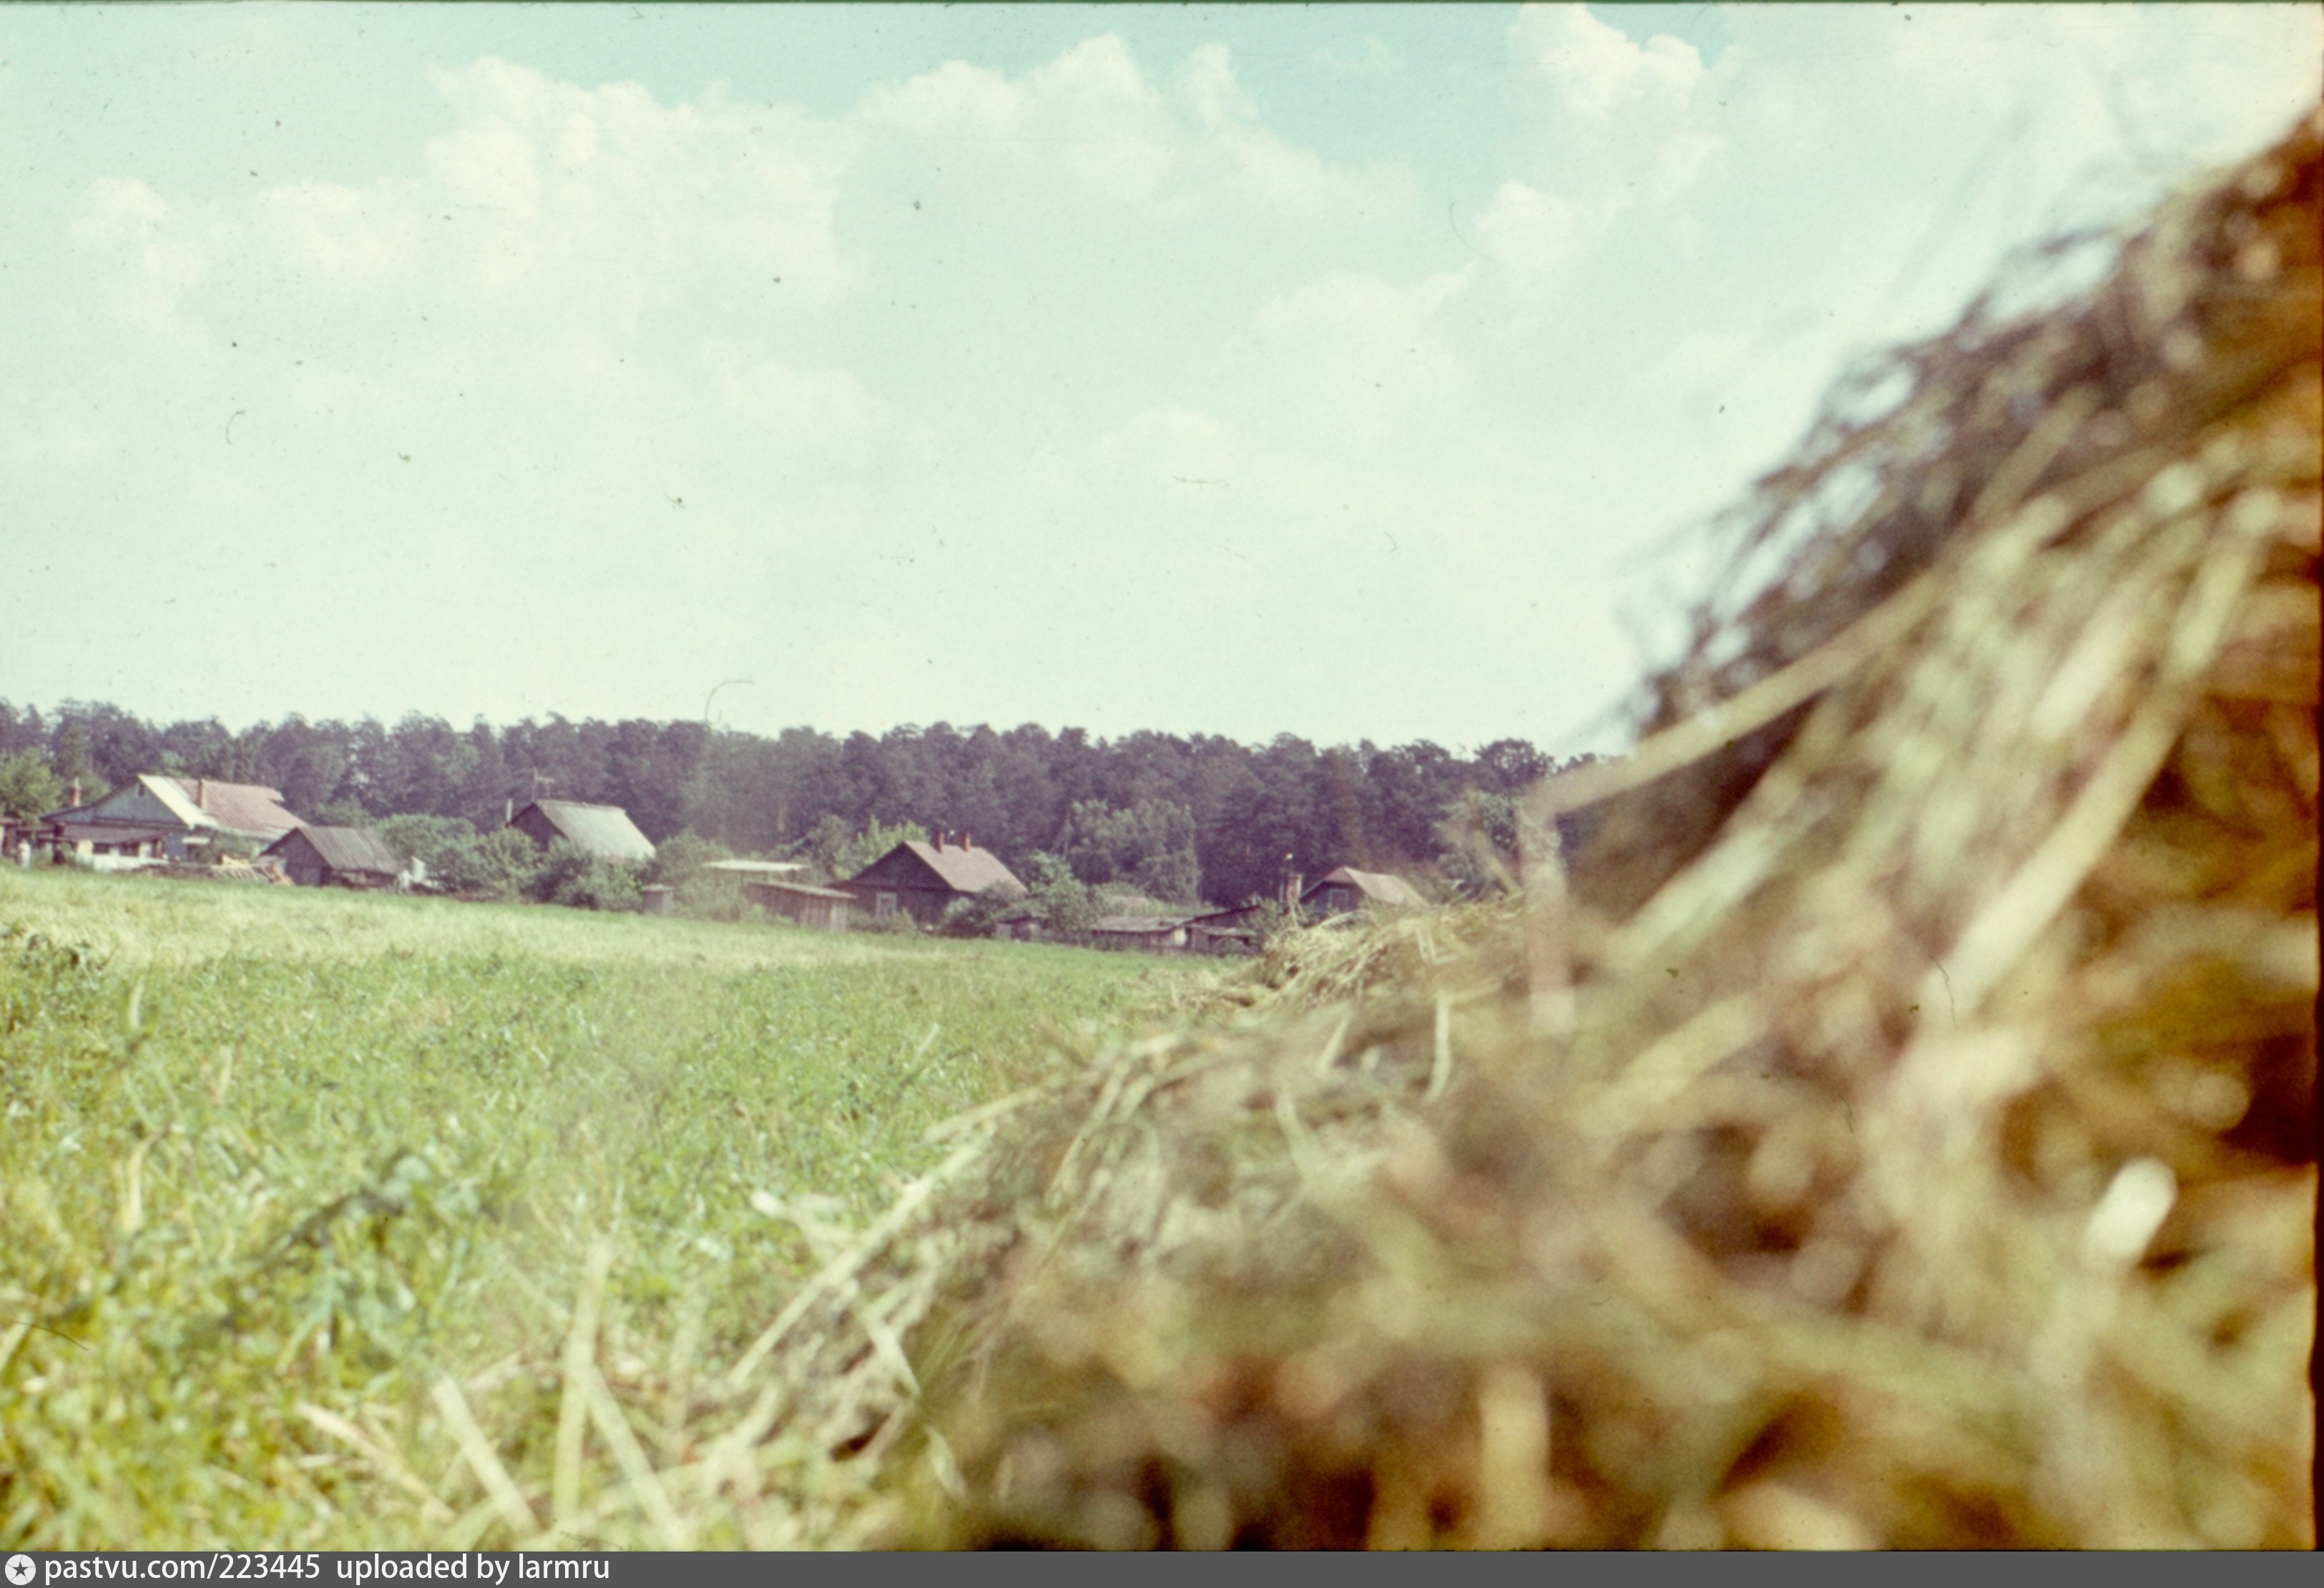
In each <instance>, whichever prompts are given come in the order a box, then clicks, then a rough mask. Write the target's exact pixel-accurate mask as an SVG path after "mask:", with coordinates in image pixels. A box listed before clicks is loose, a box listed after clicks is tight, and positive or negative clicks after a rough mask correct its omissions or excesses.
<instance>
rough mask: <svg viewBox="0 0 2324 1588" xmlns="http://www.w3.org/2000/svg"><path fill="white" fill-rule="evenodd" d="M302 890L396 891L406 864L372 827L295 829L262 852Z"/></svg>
mask: <svg viewBox="0 0 2324 1588" xmlns="http://www.w3.org/2000/svg"><path fill="white" fill-rule="evenodd" d="M259 858H260V859H262V860H272V862H274V863H275V864H276V865H278V866H280V867H281V869H282V872H283V874H284V875H285V876H287V877H289V878H290V879H291V881H292V882H295V883H297V884H298V885H299V886H300V887H301V888H392V887H394V886H395V879H396V875H397V873H398V872H401V871H402V869H403V863H402V862H401V861H400V860H398V859H396V857H395V851H394V850H392V849H390V848H389V847H388V846H387V843H386V840H384V839H383V838H382V837H381V836H379V835H378V834H377V833H374V832H373V831H372V830H371V829H370V828H368V827H293V828H291V831H289V832H287V833H285V834H283V835H282V836H281V837H280V838H277V839H276V840H274V842H273V843H272V844H270V845H267V846H266V847H265V848H264V849H263V850H262V851H260V853H259Z"/></svg>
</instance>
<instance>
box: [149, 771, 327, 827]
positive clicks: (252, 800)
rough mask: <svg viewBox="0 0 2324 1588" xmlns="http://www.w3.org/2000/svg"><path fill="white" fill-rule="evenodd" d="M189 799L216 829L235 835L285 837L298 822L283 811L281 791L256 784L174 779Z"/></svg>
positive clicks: (211, 779)
mask: <svg viewBox="0 0 2324 1588" xmlns="http://www.w3.org/2000/svg"><path fill="white" fill-rule="evenodd" d="M171 781H173V782H175V783H176V784H177V785H178V787H179V788H180V789H184V790H185V791H186V794H187V796H188V798H189V799H192V800H193V802H194V804H195V805H196V806H197V807H198V808H200V809H201V810H202V811H204V812H205V813H207V814H208V816H209V817H211V818H212V819H213V820H215V821H216V822H217V825H218V826H222V827H228V828H231V829H233V830H234V831H235V832H237V833H258V834H272V833H287V832H289V831H290V830H291V828H293V827H295V826H298V825H299V818H298V817H295V816H292V815H291V813H290V812H289V811H288V810H286V809H284V808H283V807H282V790H281V789H269V788H266V787H265V786H264V785H263V784H259V783H221V782H219V781H218V780H217V779H216V778H174V779H172V780H171Z"/></svg>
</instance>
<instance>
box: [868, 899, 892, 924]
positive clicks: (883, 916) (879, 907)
mask: <svg viewBox="0 0 2324 1588" xmlns="http://www.w3.org/2000/svg"><path fill="white" fill-rule="evenodd" d="M895 913H896V896H895V895H894V894H893V893H875V894H873V895H872V898H871V919H874V920H882V921H884V920H889V919H893V918H894V916H895Z"/></svg>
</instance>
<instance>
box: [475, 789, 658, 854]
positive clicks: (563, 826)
mask: <svg viewBox="0 0 2324 1588" xmlns="http://www.w3.org/2000/svg"><path fill="white" fill-rule="evenodd" d="M508 825H509V826H512V827H514V828H515V829H516V830H517V831H518V832H520V833H522V834H523V835H524V836H526V837H528V838H530V839H531V840H532V841H533V842H534V843H535V844H538V845H539V846H540V847H541V848H543V849H546V848H548V847H549V845H551V844H554V843H556V842H557V840H558V839H559V838H565V839H568V840H570V841H571V842H573V843H575V844H578V845H580V846H581V847H582V848H584V849H586V850H587V851H588V852H589V853H590V854H594V855H595V856H597V858H599V859H600V860H623V861H632V862H636V861H648V860H651V859H652V858H653V856H654V846H653V841H652V840H651V839H650V838H648V837H647V836H645V835H644V834H643V833H641V832H639V831H638V828H637V824H636V823H635V822H632V820H630V813H629V812H628V811H626V810H623V809H622V808H621V807H620V806H618V805H585V804H583V803H581V802H580V801H579V800H577V799H536V800H534V801H533V802H532V803H531V804H530V805H528V806H526V807H525V808H523V809H521V810H520V811H518V812H517V813H516V814H515V815H514V816H512V817H510V818H509V821H508Z"/></svg>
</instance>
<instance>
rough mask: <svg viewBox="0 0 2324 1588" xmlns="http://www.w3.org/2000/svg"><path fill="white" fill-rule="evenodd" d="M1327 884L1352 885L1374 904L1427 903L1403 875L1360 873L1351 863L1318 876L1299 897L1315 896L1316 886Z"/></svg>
mask: <svg viewBox="0 0 2324 1588" xmlns="http://www.w3.org/2000/svg"><path fill="white" fill-rule="evenodd" d="M1326 887H1339V888H1353V889H1354V890H1355V891H1357V892H1359V893H1360V894H1362V895H1363V896H1364V897H1365V898H1367V899H1369V900H1371V901H1372V902H1373V903H1375V904H1392V905H1397V906H1401V907H1406V908H1409V907H1412V906H1416V905H1425V904H1426V903H1427V902H1428V900H1425V899H1423V898H1422V897H1421V896H1420V891H1419V890H1418V889H1416V888H1415V887H1414V886H1413V885H1412V884H1411V883H1410V882H1406V881H1405V880H1404V879H1403V878H1402V877H1397V876H1391V875H1389V874H1388V872H1360V871H1358V870H1357V869H1356V868H1355V867H1353V866H1351V865H1343V866H1341V867H1340V868H1339V869H1337V870H1336V871H1333V872H1326V873H1325V874H1324V875H1323V876H1321V877H1319V878H1317V879H1316V880H1315V882H1314V883H1313V884H1312V885H1311V886H1310V887H1309V888H1308V890H1307V891H1306V892H1305V893H1302V894H1301V895H1300V896H1299V897H1300V900H1301V901H1302V902H1305V900H1308V899H1310V898H1312V897H1314V893H1315V891H1316V890H1317V889H1320V888H1326Z"/></svg>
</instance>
